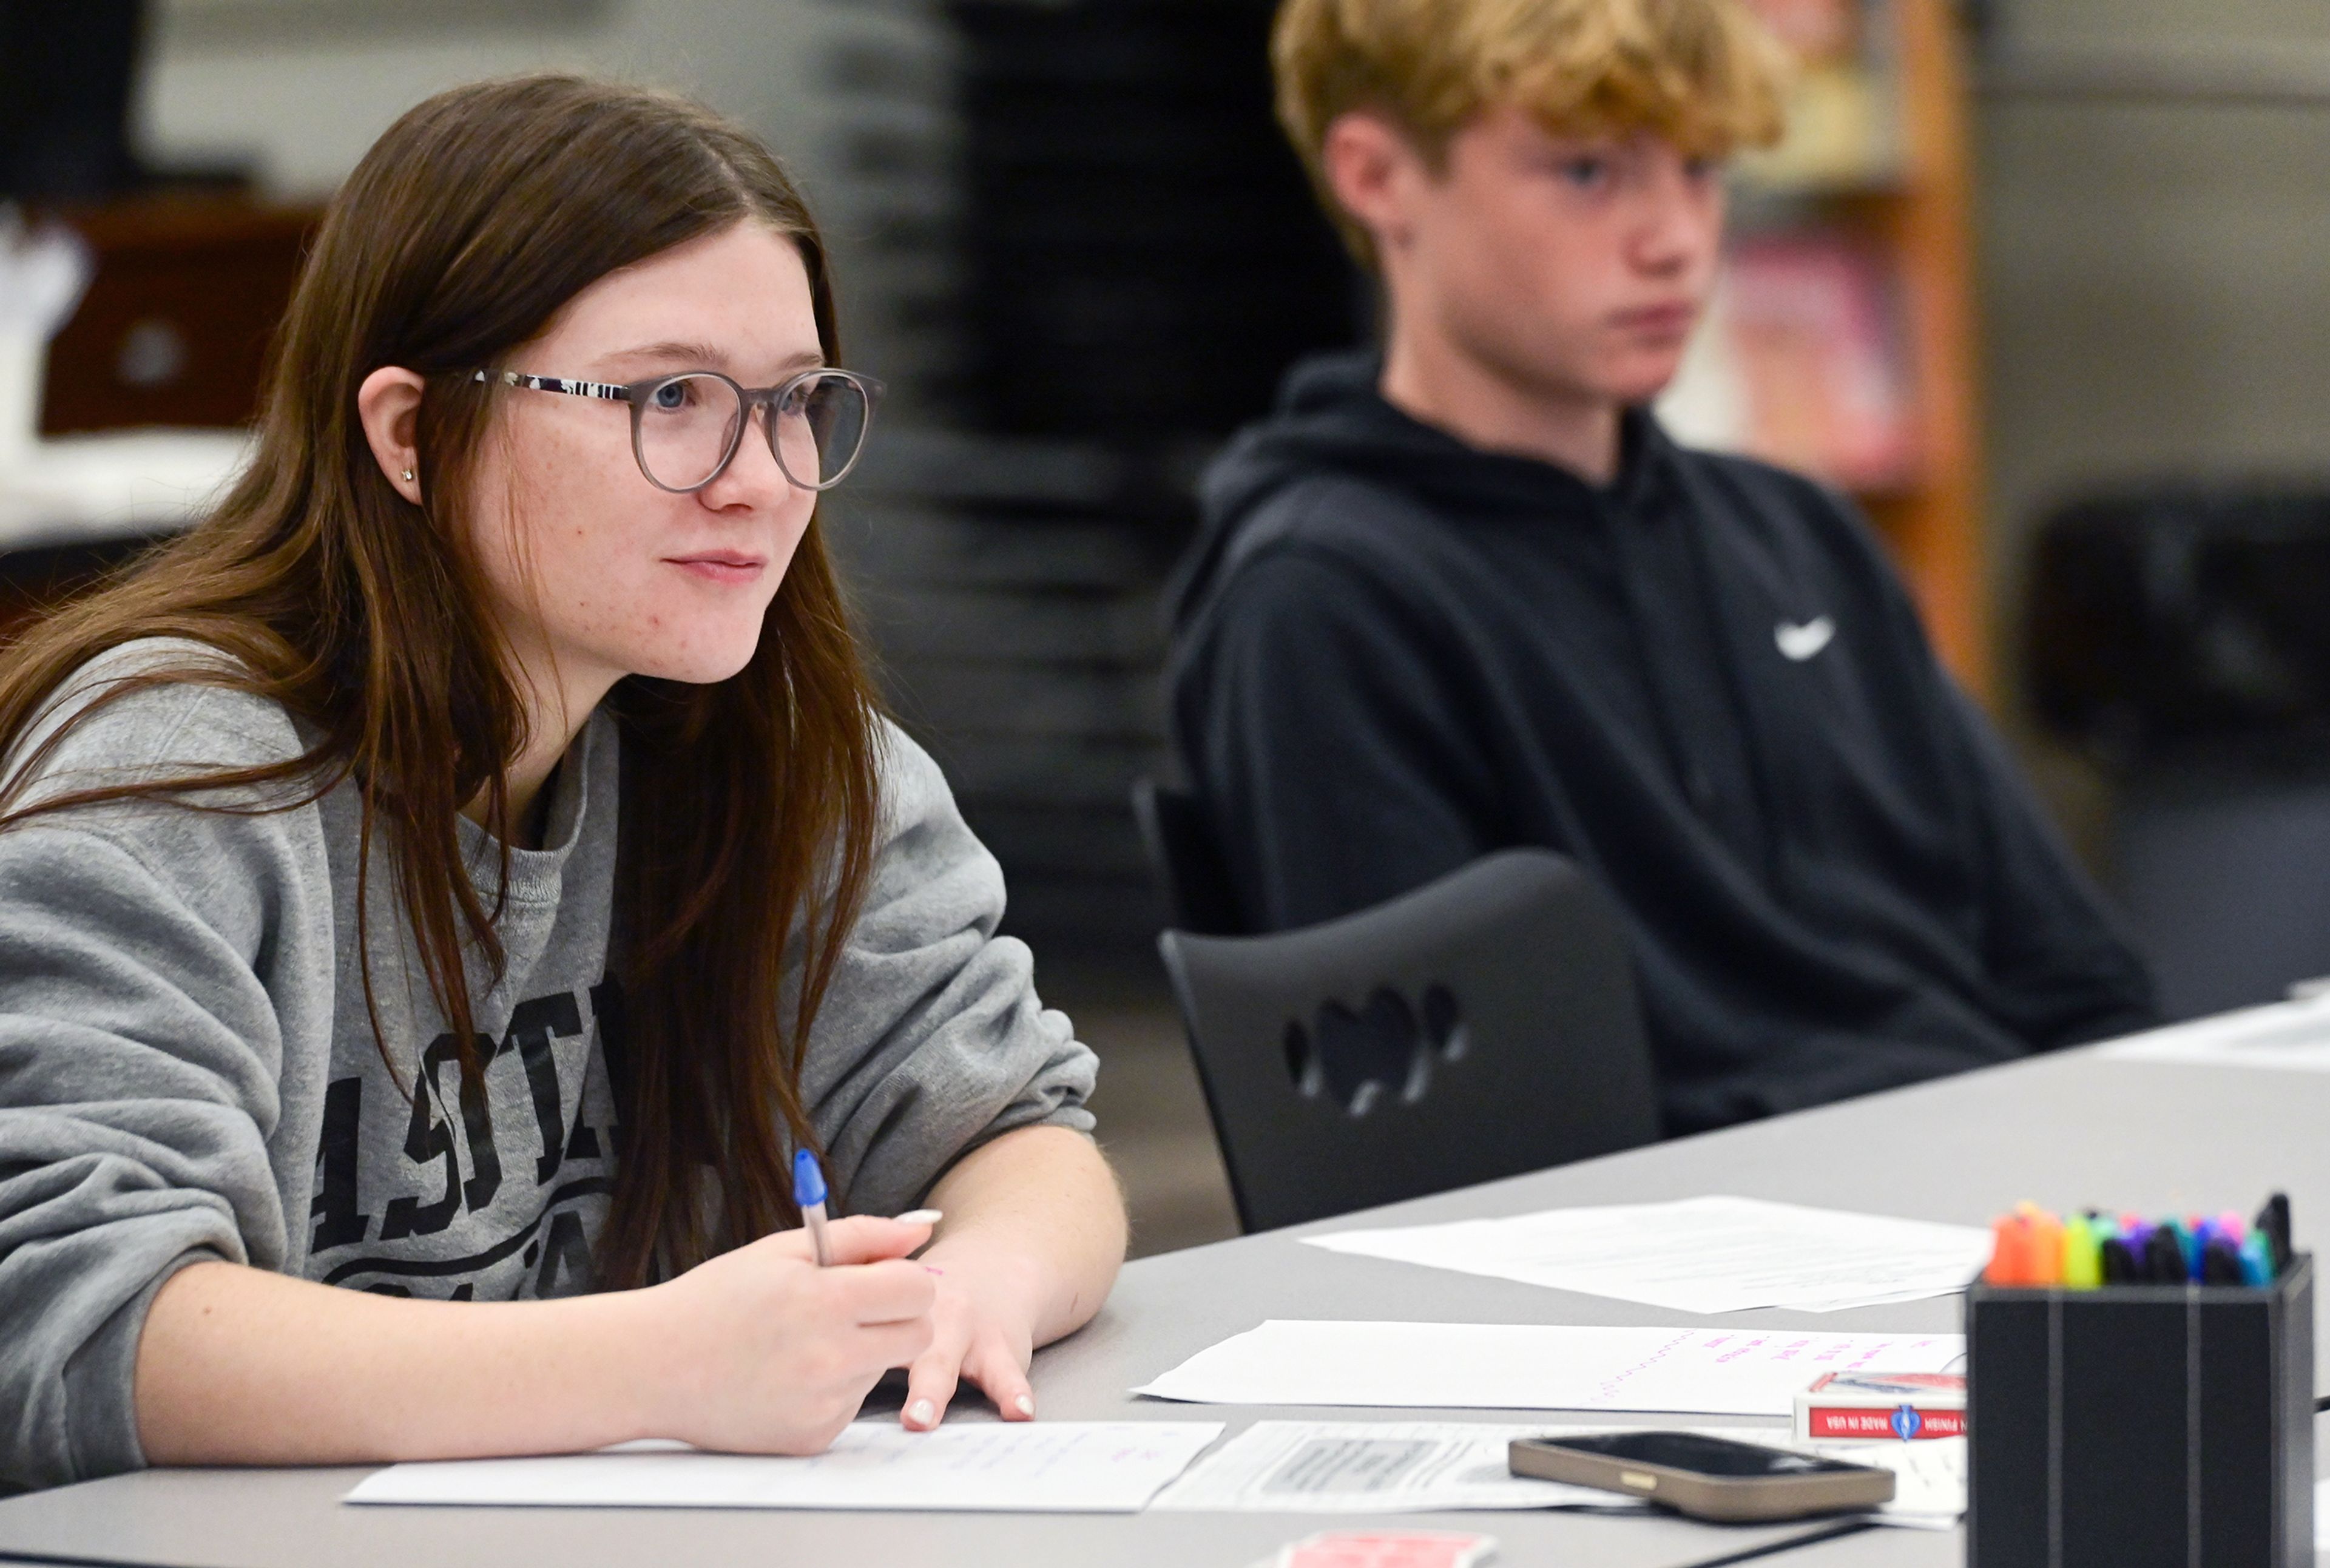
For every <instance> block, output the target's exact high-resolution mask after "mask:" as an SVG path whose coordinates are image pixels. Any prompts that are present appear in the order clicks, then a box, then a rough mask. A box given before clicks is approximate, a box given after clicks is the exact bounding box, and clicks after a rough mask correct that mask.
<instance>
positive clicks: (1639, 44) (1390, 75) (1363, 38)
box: [1270, 0, 1788, 269]
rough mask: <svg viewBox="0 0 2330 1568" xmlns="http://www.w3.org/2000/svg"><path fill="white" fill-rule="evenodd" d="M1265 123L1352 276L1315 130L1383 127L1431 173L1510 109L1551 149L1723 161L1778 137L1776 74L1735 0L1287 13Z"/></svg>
mask: <svg viewBox="0 0 2330 1568" xmlns="http://www.w3.org/2000/svg"><path fill="white" fill-rule="evenodd" d="M1270 60H1271V67H1272V70H1273V71H1274V74H1275V75H1276V77H1277V82H1278V119H1279V123H1280V124H1281V125H1283V127H1285V128H1286V134H1287V136H1288V137H1289V138H1292V140H1293V143H1294V150H1295V152H1296V153H1298V154H1299V155H1301V157H1302V163H1303V166H1304V167H1305V168H1307V169H1308V170H1309V171H1310V175H1311V181H1312V185H1314V186H1315V187H1316V188H1317V190H1318V193H1319V199H1320V201H1321V204H1323V205H1324V206H1325V207H1326V209H1327V214H1328V215H1329V216H1330V217H1331V218H1332V219H1334V221H1335V224H1336V227H1338V228H1339V229H1340V230H1341V231H1342V233H1343V239H1344V241H1345V242H1346V243H1347V244H1349V245H1350V248H1351V251H1352V253H1353V254H1354V255H1356V256H1357V257H1358V258H1359V261H1360V262H1361V263H1362V264H1363V265H1365V266H1368V267H1369V268H1370V269H1372V268H1373V267H1374V265H1375V256H1374V245H1373V242H1371V241H1370V240H1369V236H1368V233H1367V232H1366V231H1365V230H1364V229H1363V228H1361V227H1360V226H1359V224H1358V223H1356V222H1354V221H1353V220H1352V218H1351V216H1350V214H1348V213H1346V212H1345V211H1343V209H1342V206H1341V204H1340V203H1338V202H1337V201H1336V200H1335V196H1334V193H1333V191H1332V190H1331V188H1330V187H1329V185H1328V184H1327V178H1326V169H1325V166H1324V165H1323V163H1322V161H1321V151H1322V149H1323V147H1324V145H1325V142H1326V139H1327V129H1328V128H1329V127H1330V126H1331V125H1333V124H1334V123H1335V121H1336V120H1337V119H1339V118H1340V117H1341V116H1342V115H1345V114H1347V113H1349V112H1350V111H1351V110H1353V109H1370V110H1374V111H1375V112H1377V113H1379V114H1382V115H1384V116H1385V117H1386V118H1388V119H1390V120H1392V121H1393V122H1394V123H1395V124H1397V126H1399V128H1401V129H1402V130H1403V131H1405V132H1406V133H1407V136H1408V137H1409V138H1411V139H1412V140H1413V141H1414V142H1415V143H1416V147H1417V150H1418V151H1420V152H1421V153H1422V154H1423V155H1424V156H1425V158H1426V159H1427V160H1429V161H1430V162H1431V163H1432V164H1433V165H1434V166H1435V167H1436V166H1438V164H1439V160H1440V158H1441V157H1442V155H1443V154H1444V152H1445V151H1446V150H1447V146H1448V138H1450V137H1452V136H1454V134H1455V133H1456V132H1457V130H1458V129H1460V128H1462V127H1463V125H1464V124H1465V123H1466V122H1467V121H1469V120H1471V119H1473V118H1474V117H1475V116H1477V115H1480V114H1482V113H1483V112H1486V111H1488V110H1492V109H1501V108H1503V107H1506V106H1507V105H1513V106H1517V107H1519V108H1521V109H1527V110H1529V111H1530V113H1531V114H1533V115H1534V116H1536V118H1537V119H1538V120H1539V122H1540V123H1541V124H1543V125H1544V126H1545V127H1546V128H1547V129H1549V130H1551V131H1553V132H1555V133H1557V134H1559V135H1568V136H1576V135H1589V136H1590V135H1602V134H1613V133H1615V134H1625V133H1629V132H1633V131H1637V130H1651V131H1655V132H1657V133H1658V134H1659V135H1661V136H1662V137H1664V138H1667V139H1668V140H1669V141H1671V142H1672V143H1674V144H1675V145H1676V146H1677V147H1681V148H1682V149H1683V150H1684V151H1686V152H1689V153H1691V154H1693V155H1696V156H1701V157H1723V156H1725V155H1727V154H1729V153H1730V152H1732V151H1734V150H1736V149H1737V148H1739V147H1761V146H1766V145H1768V144H1769V143H1771V142H1773V141H1775V140H1776V139H1778V138H1779V134H1780V130H1781V126H1782V109H1781V97H1782V93H1783V90H1784V88H1785V81H1786V78H1787V72H1788V62H1787V57H1786V55H1785V52H1783V50H1782V48H1781V46H1780V44H1779V43H1778V42H1777V41H1776V39H1774V38H1773V37H1772V35H1771V34H1770V33H1767V32H1766V30H1765V28H1764V25H1763V24H1762V23H1761V22H1759V21H1758V20H1757V18H1756V17H1755V15H1754V14H1752V13H1750V12H1749V11H1748V8H1747V6H1746V5H1744V4H1743V3H1742V0H1285V3H1284V4H1283V5H1281V6H1280V7H1279V12H1278V21H1277V24H1276V26H1275V27H1274V30H1273V33H1272V36H1271V45H1270Z"/></svg>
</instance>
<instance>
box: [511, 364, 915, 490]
mask: <svg viewBox="0 0 2330 1568" xmlns="http://www.w3.org/2000/svg"><path fill="white" fill-rule="evenodd" d="M473 379H474V380H477V381H480V382H485V383H488V384H491V383H496V382H498V383H499V384H500V385H504V386H523V387H526V388H528V389H530V390H532V391H535V392H563V393H565V394H567V395H569V396H571V397H596V398H603V399H605V400H607V401H608V402H611V403H628V404H630V405H631V453H632V455H633V456H635V457H637V458H638V459H639V471H640V472H641V473H643V474H645V475H647V478H648V483H649V484H651V485H653V486H655V487H656V489H659V490H669V491H671V492H672V493H673V494H675V495H687V494H688V493H689V492H690V491H694V490H700V489H703V488H704V487H705V486H706V485H708V484H710V483H711V482H712V481H713V480H716V479H718V478H719V477H720V476H721V474H722V473H724V472H725V471H726V470H727V467H728V465H729V463H730V462H732V461H734V459H735V456H736V451H737V449H738V448H739V447H741V446H742V445H743V444H744V426H745V425H746V424H748V423H751V420H752V415H753V409H755V408H758V409H759V410H760V411H761V413H762V420H761V423H762V427H763V428H764V429H765V430H766V431H767V432H768V436H769V451H770V453H771V454H772V456H774V457H775V458H776V460H777V467H778V468H779V469H780V470H782V472H783V473H784V476H785V478H786V479H788V480H791V481H792V482H793V483H794V484H796V485H798V486H800V488H801V489H805V490H829V489H832V488H833V487H834V486H836V485H838V484H839V483H840V482H841V481H842V480H845V479H847V478H848V477H849V470H851V469H853V468H855V467H857V458H858V454H859V453H861V452H863V451H865V450H866V427H867V425H868V424H869V423H872V421H873V417H874V400H875V399H876V398H877V397H879V396H880V395H881V394H882V384H881V383H880V382H878V381H876V380H874V379H872V378H871V377H869V376H864V375H857V374H856V373H855V372H852V371H848V370H826V369H819V370H804V371H803V372H801V373H800V375H796V376H794V377H792V378H791V380H788V381H784V382H781V383H779V384H778V385H775V386H740V385H737V384H736V383H735V382H734V381H731V380H729V379H728V377H726V376H725V375H721V374H720V373H719V372H718V371H716V370H684V371H682V372H680V373H679V374H678V375H658V376H657V377H656V378H655V379H654V380H652V381H634V382H631V383H630V385H615V384H613V383H611V382H605V381H568V380H564V379H563V378H561V377H559V376H555V375H526V374H525V373H524V372H522V371H516V370H480V371H478V373H477V374H476V375H475V376H474V377H473Z"/></svg>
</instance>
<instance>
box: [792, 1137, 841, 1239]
mask: <svg viewBox="0 0 2330 1568" xmlns="http://www.w3.org/2000/svg"><path fill="white" fill-rule="evenodd" d="M793 1202H794V1203H796V1204H797V1205H799V1206H800V1213H801V1223H802V1224H804V1225H807V1226H808V1227H809V1240H810V1246H812V1247H814V1248H816V1249H817V1266H818V1267H819V1269H830V1268H831V1267H833V1253H832V1250H830V1249H829V1248H828V1247H827V1246H826V1244H825V1172H824V1171H823V1170H822V1169H820V1168H819V1165H818V1163H817V1156H816V1155H813V1154H811V1153H810V1152H809V1151H808V1150H807V1149H803V1150H801V1151H800V1153H799V1154H796V1155H793Z"/></svg>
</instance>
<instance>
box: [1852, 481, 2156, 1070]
mask: <svg viewBox="0 0 2330 1568" xmlns="http://www.w3.org/2000/svg"><path fill="white" fill-rule="evenodd" d="M1837 504H1838V505H1840V506H1841V505H1842V503H1837ZM1861 537H1862V538H1863V539H1864V540H1865V539H1866V538H1867V536H1866V534H1865V533H1864V534H1863V535H1862V536H1861ZM1864 547H1865V548H1867V549H1869V552H1870V558H1871V562H1872V565H1871V571H1872V572H1874V573H1876V574H1879V580H1880V584H1881V591H1882V592H1883V594H1884V602H1885V603H1886V605H1887V607H1888V610H1889V612H1890V616H1891V618H1892V620H1893V622H1894V624H1895V636H1896V638H1897V640H1898V641H1899V642H1900V644H1901V645H1902V647H1903V648H1904V650H1905V658H1906V659H1907V660H1909V663H1910V666H1911V668H1912V669H1913V670H1915V671H1916V672H1917V677H1918V679H1919V680H1920V681H1921V683H1922V686H1923V694H1922V695H1923V703H1922V705H1921V707H1922V710H1923V711H1924V713H1925V714H1926V715H1927V722H1928V723H1929V724H1931V725H1932V727H1934V729H1935V731H1936V732H1937V734H1938V735H1939V736H1941V737H1942V738H1943V741H1944V745H1945V754H1946V755H1948V756H1949V757H1951V758H1952V760H1954V761H1955V763H1956V766H1957V769H1958V772H1959V776H1960V778H1961V779H1962V780H1963V788H1964V789H1965V794H1966V797H1967V799H1968V801H1969V803H1970V808H1971V817H1972V821H1973V824H1974V827H1975V838H1974V841H1973V843H1972V846H1971V847H1972V849H1973V851H1974V853H1975V856H1976V857H1977V864H1976V866H1975V875H1976V877H1977V878H1978V879H1979V888H1980V898H1981V900H1982V931H1983V934H1982V952H1983V959H1984V965H1985V966H1986V967H1987V968H1988V970H1989V972H1990V978H1991V982H1992V984H1993V986H1994V992H1993V995H1994V998H1995V1000H1996V1003H1997V1004H1998V1005H1999V1006H2000V1007H2001V1009H2002V1011H2003V1018H2002V1019H2001V1022H2003V1023H2005V1024H2006V1025H2007V1026H2008V1027H2009V1028H2010V1029H2012V1030H2013V1031H2014V1032H2015V1033H2016V1034H2017V1035H2018V1036H2020V1037H2021V1038H2022V1040H2024V1041H2028V1042H2029V1044H2030V1045H2031V1047H2032V1049H2033V1050H2052V1049H2055V1048H2056V1047H2059V1046H2067V1045H2077V1044H2080V1043H2082V1042H2085V1041H2092V1040H2104V1039H2107V1038H2109V1037H2111V1036H2113V1035H2117V1034H2127V1033H2132V1032H2134V1031H2137V1030H2140V1029H2148V1028H2150V1027H2152V1026H2153V1025H2154V1024H2155V1023H2157V1022H2159V1015H2158V1010H2157V1007H2156V1004H2155V1001H2154V996H2153V987H2152V975H2151V972H2150V970H2149V969H2148V968H2147V967H2146V965H2145V962H2144V960H2143V959H2142V958H2141V957H2140V956H2138V955H2137V953H2136V946H2135V944H2134V942H2133V941H2132V939H2131V938H2130V937H2129V936H2128V935H2127V934H2126V932H2125V931H2124V930H2123V929H2122V927H2121V925H2120V922H2119V920H2118V918H2117V916H2116V915H2115V913H2114V912H2113V910H2112V908H2111V907H2110V906H2109V905H2108V904H2107V902H2106V901H2105V898H2104V897H2103V894H2102V893H2101V892H2100V891H2099V890H2098V889H2097V887H2096V885H2095V883H2094V881H2093V880H2092V879H2090V878H2089V877H2088V874H2087V872H2086V871H2085V870H2083V869H2082V868H2081V867H2080V866H2079V862H2078V861H2077V860H2075V859H2074V858H2073V857H2072V854H2071V851H2070V847H2069V846H2068V845H2067V844H2065V843H2064V841H2063V838H2062V835H2061V834H2060V832H2057V831H2056V828H2055V824H2054V823H2053V822H2051V821H2050V820H2049V818H2048V816H2047V813H2046V810H2045V808H2044V807H2043V806H2042V805H2041V803H2040V802H2039V798H2038V796H2037V794H2035V793H2034V792H2033V791H2032V787H2031V784H2030V783H2029V781H2028V780H2027V779H2026V778H2025V777H2024V775H2023V773H2022V768H2021V767H2020V766H2019V765H2017V763H2016V761H2015V759H2014V757H2013V754H2012V753H2011V752H2010V751H2009V750H2008V749H2007V746H2006V743H2005V741H2004V739H2003V737H2001V736H2000V735H1999V733H1998V731H1997V728H1996V727H1994V725H1993V724H1992V723H1991V721H1990V718H1989V716H1988V715H1986V714H1984V712H1983V711H1982V709H1981V708H1980V707H1978V706H1977V705H1976V704H1975V701H1974V699H1973V698H1970V697H1968V696H1967V695H1966V693H1965V689H1963V688H1961V687H1960V686H1959V685H1958V683H1957V682H1956V680H1955V679H1952V678H1951V676H1950V674H1949V672H1948V671H1947V670H1945V669H1944V668H1943V667H1942V664H1941V661H1940V660H1939V659H1938V657H1937V655H1936V654H1935V652H1934V650H1933V646H1932V644H1931V642H1930V641H1928V640H1927V637H1926V633H1925V629H1924V622H1922V621H1921V620H1920V619H1919V617H1918V610H1917V607H1916V605H1915V603H1913V602H1912V601H1911V600H1910V598H1909V594H1908V593H1907V591H1906V590H1905V589H1904V588H1903V587H1902V586H1901V585H1900V584H1899V580H1898V579H1896V578H1895V577H1893V576H1892V575H1891V574H1890V570H1889V569H1887V568H1885V567H1884V566H1883V565H1881V562H1880V558H1879V557H1877V556H1876V555H1875V552H1874V548H1873V546H1864Z"/></svg>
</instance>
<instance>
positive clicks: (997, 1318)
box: [898, 1236, 1037, 1432]
mask: <svg viewBox="0 0 2330 1568" xmlns="http://www.w3.org/2000/svg"><path fill="white" fill-rule="evenodd" d="M922 1261H923V1265H924V1266H925V1267H926V1268H928V1269H930V1270H931V1274H932V1276H933V1278H932V1280H931V1283H932V1284H933V1285H934V1286H936V1287H937V1288H938V1298H937V1300H936V1302H935V1303H933V1306H932V1308H931V1317H932V1322H933V1326H934V1329H935V1332H934V1334H933V1336H932V1339H931V1346H930V1348H929V1349H928V1350H926V1351H924V1352H923V1354H921V1355H920V1356H918V1357H916V1358H915V1359H914V1362H913V1364H911V1365H910V1366H909V1367H908V1368H907V1371H906V1404H905V1410H904V1411H902V1412H901V1413H900V1415H899V1418H898V1419H899V1421H900V1422H901V1423H902V1424H903V1425H905V1428H906V1430H909V1431H919V1432H926V1431H929V1430H931V1429H932V1428H933V1427H935V1426H937V1425H938V1424H939V1422H940V1421H942V1420H944V1419H945V1417H946V1412H947V1406H948V1405H949V1404H950V1403H951V1402H952V1401H953V1399H954V1396H955V1392H956V1391H957V1389H958V1388H959V1387H960V1385H961V1383H963V1382H964V1381H966V1380H968V1381H969V1382H970V1383H972V1384H973V1385H975V1386H976V1387H978V1388H979V1389H980V1392H983V1393H985V1394H986V1395H987V1397H988V1398H989V1399H990V1400H992V1401H993V1402H994V1403H995V1408H996V1409H997V1410H998V1411H1001V1412H1002V1415H1003V1419H1004V1420H1005V1421H1033V1420H1035V1419H1036V1395H1035V1391H1034V1390H1033V1389H1031V1388H1029V1387H1028V1360H1029V1358H1030V1357H1031V1356H1033V1355H1034V1354H1035V1337H1036V1330H1035V1319H1036V1312H1037V1308H1036V1307H1035V1305H1034V1299H1033V1298H1034V1282H1033V1281H1032V1280H1028V1279H1026V1278H1022V1277H1023V1276H1024V1275H1026V1274H1027V1273H1028V1269H1026V1267H1025V1266H1024V1265H1021V1264H1019V1263H1018V1260H1017V1259H1012V1258H1010V1257H1009V1256H1005V1255H1001V1254H999V1253H998V1252H997V1251H995V1250H993V1249H991V1248H987V1247H982V1246H981V1245H980V1242H979V1240H977V1238H976V1237H975V1236H963V1237H961V1238H959V1239H958V1238H954V1237H949V1238H945V1239H943V1240H940V1241H938V1242H937V1243H935V1244H934V1245H933V1247H932V1248H931V1249H930V1250H929V1251H927V1252H925V1253H923V1256H922Z"/></svg>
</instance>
